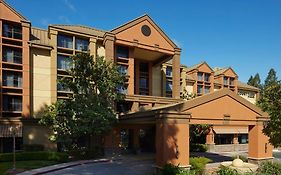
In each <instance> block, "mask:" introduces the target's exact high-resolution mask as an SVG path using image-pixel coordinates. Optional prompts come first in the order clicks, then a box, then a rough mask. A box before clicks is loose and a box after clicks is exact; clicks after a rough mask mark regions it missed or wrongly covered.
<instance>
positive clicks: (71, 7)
mask: <svg viewBox="0 0 281 175" xmlns="http://www.w3.org/2000/svg"><path fill="white" fill-rule="evenodd" d="M63 2H64V4H65V5H66V6H67V7H68V8H69V9H70V10H71V11H73V12H76V8H75V7H74V5H73V4H72V3H71V2H70V1H69V0H63Z"/></svg>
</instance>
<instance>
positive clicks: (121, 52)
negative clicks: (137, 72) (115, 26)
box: [116, 46, 129, 58]
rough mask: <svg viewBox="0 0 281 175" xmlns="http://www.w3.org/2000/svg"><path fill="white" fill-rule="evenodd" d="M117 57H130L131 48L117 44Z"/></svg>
mask: <svg viewBox="0 0 281 175" xmlns="http://www.w3.org/2000/svg"><path fill="white" fill-rule="evenodd" d="M116 56H117V58H119V57H120V58H129V48H128V47H123V46H117V49H116Z"/></svg>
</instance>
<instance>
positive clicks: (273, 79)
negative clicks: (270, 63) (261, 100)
mask: <svg viewBox="0 0 281 175" xmlns="http://www.w3.org/2000/svg"><path fill="white" fill-rule="evenodd" d="M277 83H278V78H277V75H276V71H275V70H274V69H273V68H271V69H270V70H269V72H268V74H267V77H266V79H265V81H264V89H266V88H268V87H270V86H272V85H276V84H277Z"/></svg>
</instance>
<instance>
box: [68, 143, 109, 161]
mask: <svg viewBox="0 0 281 175" xmlns="http://www.w3.org/2000/svg"><path fill="white" fill-rule="evenodd" d="M103 152H104V151H103V148H102V147H100V146H96V147H94V148H92V149H87V148H85V147H82V148H75V149H72V150H69V151H68V154H69V156H71V157H72V159H74V160H83V159H84V160H85V159H92V158H97V157H101V156H103Z"/></svg>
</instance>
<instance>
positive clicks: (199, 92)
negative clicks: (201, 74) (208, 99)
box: [197, 85, 203, 95]
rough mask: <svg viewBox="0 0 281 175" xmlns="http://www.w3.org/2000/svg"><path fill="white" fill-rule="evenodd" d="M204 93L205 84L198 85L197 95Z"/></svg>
mask: <svg viewBox="0 0 281 175" xmlns="http://www.w3.org/2000/svg"><path fill="white" fill-rule="evenodd" d="M201 94H203V86H202V85H198V86H197V95H201Z"/></svg>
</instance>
